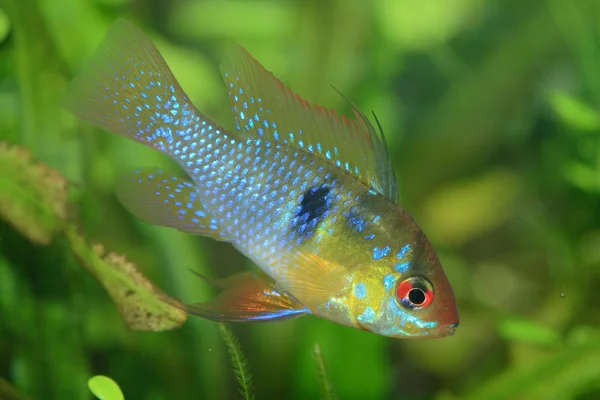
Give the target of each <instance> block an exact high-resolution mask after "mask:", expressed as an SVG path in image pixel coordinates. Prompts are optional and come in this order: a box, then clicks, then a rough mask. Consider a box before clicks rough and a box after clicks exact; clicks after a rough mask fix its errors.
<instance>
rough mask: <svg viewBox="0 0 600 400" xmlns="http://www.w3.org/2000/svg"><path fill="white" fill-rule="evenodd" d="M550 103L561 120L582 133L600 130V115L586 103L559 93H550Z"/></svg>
mask: <svg viewBox="0 0 600 400" xmlns="http://www.w3.org/2000/svg"><path fill="white" fill-rule="evenodd" d="M548 101H549V102H550V105H551V106H552V108H553V109H554V112H556V114H558V116H559V118H560V119H561V120H562V121H563V122H564V123H565V124H567V125H569V126H570V127H572V128H575V129H579V130H582V131H595V130H598V129H600V113H599V112H598V110H596V109H594V108H593V107H592V106H590V105H589V104H586V103H585V102H584V101H582V100H579V99H577V98H575V97H573V96H569V95H568V94H566V93H562V92H559V91H553V92H552V93H550V95H549V96H548Z"/></svg>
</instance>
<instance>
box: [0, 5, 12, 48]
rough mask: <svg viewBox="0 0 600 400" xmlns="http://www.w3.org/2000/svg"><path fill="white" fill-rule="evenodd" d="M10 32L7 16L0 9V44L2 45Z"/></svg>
mask: <svg viewBox="0 0 600 400" xmlns="http://www.w3.org/2000/svg"><path fill="white" fill-rule="evenodd" d="M9 32H10V20H9V19H8V15H6V13H5V12H4V11H3V10H2V9H1V8H0V43H3V42H4V41H5V40H6V37H7V36H8V33H9Z"/></svg>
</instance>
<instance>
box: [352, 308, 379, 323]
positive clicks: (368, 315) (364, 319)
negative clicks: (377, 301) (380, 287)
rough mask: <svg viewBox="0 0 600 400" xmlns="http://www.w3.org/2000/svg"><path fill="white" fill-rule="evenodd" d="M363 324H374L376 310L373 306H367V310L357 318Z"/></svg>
mask: <svg viewBox="0 0 600 400" xmlns="http://www.w3.org/2000/svg"><path fill="white" fill-rule="evenodd" d="M356 319H357V320H358V322H360V323H361V324H372V323H373V321H375V311H373V309H372V308H371V307H367V308H366V309H365V312H363V313H362V314H361V315H359V316H358V317H357V318H356Z"/></svg>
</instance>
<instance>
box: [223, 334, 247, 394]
mask: <svg viewBox="0 0 600 400" xmlns="http://www.w3.org/2000/svg"><path fill="white" fill-rule="evenodd" d="M219 329H220V331H221V336H222V337H223V340H224V341H225V345H226V346H227V351H228V352H229V357H230V359H231V368H232V369H233V374H234V375H235V378H236V380H237V382H238V386H239V391H240V397H241V398H242V399H244V400H251V399H254V394H253V393H252V385H253V384H252V374H251V373H250V370H249V369H248V364H247V362H246V357H245V356H244V353H243V352H242V347H241V346H240V342H239V341H238V340H237V338H236V337H235V336H234V335H233V333H232V332H231V331H230V330H229V328H227V326H225V324H223V323H219Z"/></svg>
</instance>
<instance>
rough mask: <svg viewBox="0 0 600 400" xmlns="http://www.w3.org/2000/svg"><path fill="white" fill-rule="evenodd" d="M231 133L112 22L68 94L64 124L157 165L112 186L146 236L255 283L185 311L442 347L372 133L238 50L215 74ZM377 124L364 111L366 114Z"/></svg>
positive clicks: (425, 255) (436, 301) (453, 318)
mask: <svg viewBox="0 0 600 400" xmlns="http://www.w3.org/2000/svg"><path fill="white" fill-rule="evenodd" d="M220 71H221V74H222V77H223V80H224V83H225V85H226V88H227V90H228V94H229V100H230V102H231V107H232V111H233V123H232V124H231V125H232V127H233V126H235V128H234V129H233V128H232V129H230V130H229V131H228V130H226V129H225V128H223V127H222V126H221V125H219V124H218V123H217V122H215V121H213V120H211V119H210V118H208V117H207V116H206V115H204V114H202V113H201V112H200V111H199V110H198V109H197V108H196V107H195V106H194V105H193V103H192V102H191V101H190V99H189V97H188V96H187V95H186V93H185V92H184V90H183V89H182V87H181V86H180V85H179V83H178V81H177V80H176V78H175V77H174V75H173V73H172V71H171V70H170V68H169V67H168V65H167V63H166V61H165V59H164V58H163V57H162V55H161V54H160V52H159V51H158V49H157V48H156V47H155V46H154V45H153V43H152V41H151V40H150V39H149V38H148V37H147V36H145V34H144V33H143V32H142V31H141V29H139V28H138V27H136V26H135V25H134V24H133V23H131V22H129V21H128V20H125V19H122V18H121V19H118V20H117V21H116V22H115V23H114V24H113V25H112V26H111V27H110V28H109V29H108V32H107V34H106V37H105V38H104V40H103V41H102V42H101V44H100V45H99V47H98V49H97V50H96V52H95V53H94V54H93V55H92V57H91V59H90V60H89V62H88V63H87V64H86V65H84V66H83V67H82V68H81V70H80V71H79V72H78V73H77V74H76V76H75V77H74V78H73V79H72V81H71V82H70V83H69V85H68V87H67V89H66V93H65V96H64V99H63V103H62V104H63V106H64V107H65V108H66V109H67V110H68V111H70V112H71V113H72V114H73V115H74V116H75V117H77V118H79V119H82V120H84V121H87V123H90V124H93V125H95V126H97V127H99V128H102V129H103V130H105V131H108V132H112V133H114V134H118V135H120V136H123V137H126V138H128V139H131V140H133V141H136V142H138V143H140V144H143V145H146V146H148V147H151V148H153V149H155V150H158V151H160V152H162V153H164V154H165V155H166V156H168V157H170V158H171V159H172V160H174V161H175V162H176V163H177V164H178V166H179V167H181V169H182V172H183V173H181V174H179V175H178V174H176V173H171V172H167V171H164V170H160V169H154V168H140V169H137V170H135V171H131V172H129V173H126V174H125V175H124V176H123V177H122V178H121V179H120V180H118V182H117V183H116V184H115V194H116V197H117V198H118V200H119V201H120V203H121V204H122V205H123V207H124V208H125V209H127V210H128V211H129V212H130V213H131V214H133V215H134V216H135V217H136V218H139V219H141V220H143V221H145V222H146V223H149V224H153V225H157V226H163V227H170V228H174V229H177V230H179V231H182V232H186V233H190V234H194V235H202V236H205V237H208V238H211V239H214V240H217V241H222V242H227V243H230V244H231V245H232V246H233V248H235V249H236V250H237V251H239V252H240V253H241V254H243V255H244V256H245V257H247V258H248V259H250V260H251V261H252V262H253V263H254V264H255V265H256V266H257V267H258V269H259V271H258V272H253V271H243V272H240V273H237V274H234V275H232V276H229V277H226V278H221V279H213V278H208V277H204V276H202V277H203V278H205V279H206V280H207V282H209V283H211V284H213V285H214V286H215V287H216V288H218V289H219V291H218V294H216V295H215V296H214V297H213V298H212V299H210V300H208V301H206V302H202V303H190V304H185V305H184V306H183V307H184V308H185V311H186V312H187V313H189V314H190V315H194V316H198V317H202V318H206V319H209V320H213V321H221V322H240V323H243V322H275V321H283V320H289V319H293V318H298V317H301V316H305V315H312V316H315V317H318V318H322V319H326V320H329V321H332V322H334V323H337V324H341V325H344V326H347V327H350V328H356V329H360V330H363V331H368V332H371V333H374V334H377V335H381V336H385V337H390V338H404V339H422V338H439V337H444V336H449V335H453V334H454V332H455V328H456V327H457V326H458V324H459V315H458V311H457V304H456V299H455V296H454V293H453V290H452V286H451V284H450V282H449V280H448V278H447V276H446V274H445V272H444V270H443V267H442V265H441V263H440V260H439V258H438V256H437V254H436V252H435V250H434V248H433V247H432V244H431V243H430V241H429V239H428V238H427V237H426V235H425V234H424V232H423V231H422V230H421V228H420V227H419V226H418V224H417V223H416V222H415V220H414V219H413V217H412V216H411V215H410V214H409V213H408V212H407V211H406V210H405V209H404V208H403V207H402V206H401V205H400V204H399V193H398V183H397V181H396V176H395V172H394V169H393V166H392V162H391V158H390V153H389V150H388V147H387V143H386V140H385V135H384V133H383V129H382V128H381V125H380V123H379V121H378V120H377V117H376V116H375V120H376V123H377V126H378V129H375V127H374V126H373V124H372V123H371V122H370V121H369V119H368V118H367V116H366V115H365V114H364V113H362V112H361V111H360V110H359V109H358V108H357V107H356V105H354V103H352V102H350V100H348V99H347V98H346V97H345V96H344V95H343V94H342V96H344V98H345V99H346V100H347V101H348V102H349V105H351V106H352V112H353V116H352V117H348V116H345V115H343V114H342V115H340V114H338V113H337V112H336V111H335V110H333V109H327V108H326V107H324V106H320V105H317V104H311V103H310V102H308V101H307V100H305V99H303V98H302V97H300V96H299V95H298V94H296V93H295V92H293V91H292V90H291V89H290V88H288V87H287V86H285V85H284V84H283V83H282V82H281V81H280V80H279V79H278V78H276V77H275V75H274V74H273V73H272V72H270V71H268V70H267V69H265V68H264V67H263V66H262V65H261V64H260V63H259V62H258V61H257V60H256V59H255V58H254V57H253V56H252V55H251V54H250V53H249V52H248V51H247V50H246V49H245V48H244V47H242V46H241V45H238V44H235V45H233V46H231V48H230V49H229V51H228V52H227V56H226V57H224V61H223V62H222V64H221V65H220ZM373 115H375V114H373Z"/></svg>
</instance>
